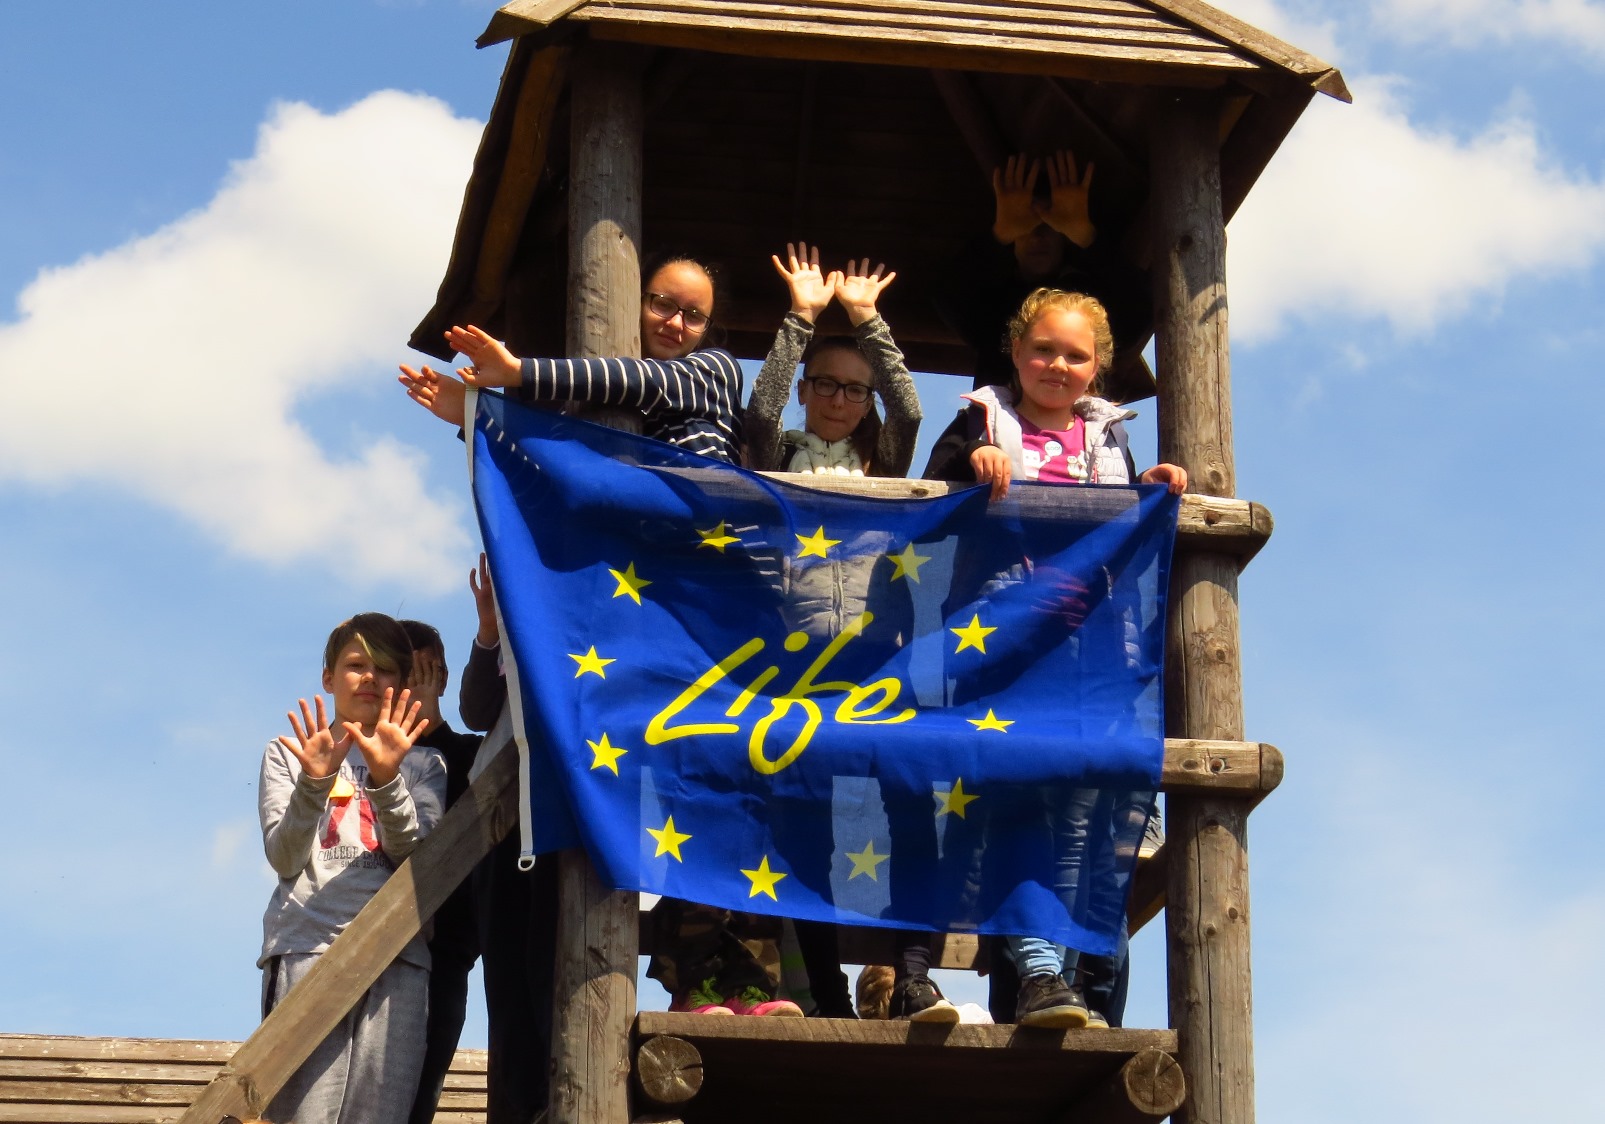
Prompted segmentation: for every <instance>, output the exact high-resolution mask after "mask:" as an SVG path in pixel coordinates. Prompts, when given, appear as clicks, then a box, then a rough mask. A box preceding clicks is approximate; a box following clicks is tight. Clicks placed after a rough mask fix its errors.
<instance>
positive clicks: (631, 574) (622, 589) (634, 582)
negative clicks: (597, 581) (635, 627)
mask: <svg viewBox="0 0 1605 1124" xmlns="http://www.w3.org/2000/svg"><path fill="white" fill-rule="evenodd" d="M608 573H610V574H612V575H613V576H614V577H615V578H617V579H618V581H619V587H618V588H617V589H615V590H614V591H613V596H614V597H628V598H629V599H630V600H631V601H634V602H635V603H636V604H637V605H639V604H640V603H641V591H642V590H643V589H645V588H646V587H647V586H649V585H651V584H652V583H651V582H649V581H647V580H646V579H645V578H639V577H636V575H635V563H634V562H631V563H630V564H629V565H628V566H626V567H625V568H624V572H623V573H622V574H621V573H619V572H618V571H617V570H609V571H608Z"/></svg>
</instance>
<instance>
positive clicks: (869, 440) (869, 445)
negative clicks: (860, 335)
mask: <svg viewBox="0 0 1605 1124" xmlns="http://www.w3.org/2000/svg"><path fill="white" fill-rule="evenodd" d="M828 351H851V352H853V353H854V354H856V355H858V356H860V357H862V358H863V359H864V361H865V362H866V363H867V362H869V357H868V356H867V355H864V349H863V347H862V346H861V345H860V344H859V342H858V341H857V340H856V339H854V338H853V337H852V336H816V337H814V340H813V342H812V343H810V344H809V345H808V350H807V351H805V352H803V378H807V377H808V372H809V371H811V370H813V367H814V360H816V359H818V358H819V357H820V356H821V355H823V354H825V353H826V352H828ZM880 439H881V416H880V412H879V411H877V410H876V409H875V395H874V394H873V393H871V394H870V396H869V410H868V411H867V412H866V413H865V414H864V418H863V420H862V421H860V422H859V423H858V425H856V426H855V427H854V428H853V431H852V432H851V433H849V434H848V435H847V440H849V441H851V442H852V444H853V452H855V453H857V454H858V459H859V460H860V461H861V462H863V465H864V475H865V476H873V475H875V472H874V468H875V465H874V460H875V446H876V445H878V444H879V443H880Z"/></svg>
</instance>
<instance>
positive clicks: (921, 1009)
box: [891, 976, 959, 1023]
mask: <svg viewBox="0 0 1605 1124" xmlns="http://www.w3.org/2000/svg"><path fill="white" fill-rule="evenodd" d="M891 1014H892V1018H894V1019H907V1020H908V1021H909V1022H911V1023H956V1022H958V1021H959V1009H958V1008H957V1007H955V1006H953V1004H951V1003H949V1002H948V1001H947V1000H946V999H944V998H942V989H941V988H939V987H937V986H936V984H934V983H932V982H931V977H929V976H907V977H905V978H903V979H901V980H899V981H898V982H897V986H896V987H894V988H893V989H892V1011H891Z"/></svg>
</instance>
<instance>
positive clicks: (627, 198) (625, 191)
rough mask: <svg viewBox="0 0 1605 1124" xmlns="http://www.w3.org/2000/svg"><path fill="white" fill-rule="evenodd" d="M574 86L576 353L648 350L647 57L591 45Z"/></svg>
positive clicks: (609, 419) (619, 419)
mask: <svg viewBox="0 0 1605 1124" xmlns="http://www.w3.org/2000/svg"><path fill="white" fill-rule="evenodd" d="M573 73H574V83H573V86H572V87H571V90H570V99H571V104H572V105H573V110H572V112H573V115H574V116H573V122H572V126H571V128H570V134H571V139H570V148H569V201H568V208H569V209H568V293H569V296H568V352H569V354H570V355H575V356H590V357H596V356H610V355H640V354H641V260H640V254H639V247H640V245H641V133H642V127H643V112H642V105H641V82H642V56H641V55H640V53H639V52H638V50H637V49H636V48H632V47H628V46H625V45H622V44H611V43H587V44H585V45H584V46H583V47H581V48H580V50H579V52H578V56H577V57H576V59H575V61H574V70H573ZM585 416H586V417H588V418H590V419H591V420H592V421H599V422H601V423H602V424H604V425H611V426H612V427H613V428H615V429H626V430H629V431H630V432H632V433H640V432H641V415H640V413H639V412H638V411H625V410H606V409H603V410H597V411H591V410H587V411H585Z"/></svg>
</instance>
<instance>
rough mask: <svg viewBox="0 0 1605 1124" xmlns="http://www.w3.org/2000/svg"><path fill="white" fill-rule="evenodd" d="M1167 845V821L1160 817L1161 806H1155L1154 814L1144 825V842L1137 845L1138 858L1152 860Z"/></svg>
mask: <svg viewBox="0 0 1605 1124" xmlns="http://www.w3.org/2000/svg"><path fill="white" fill-rule="evenodd" d="M1164 845H1165V821H1164V820H1162V819H1161V818H1160V816H1159V805H1158V804H1155V805H1154V814H1153V815H1151V816H1149V817H1148V822H1147V823H1145V824H1143V825H1142V842H1141V843H1139V844H1137V858H1138V859H1151V858H1153V857H1154V856H1155V855H1157V854H1159V848H1161V847H1163V846H1164Z"/></svg>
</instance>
